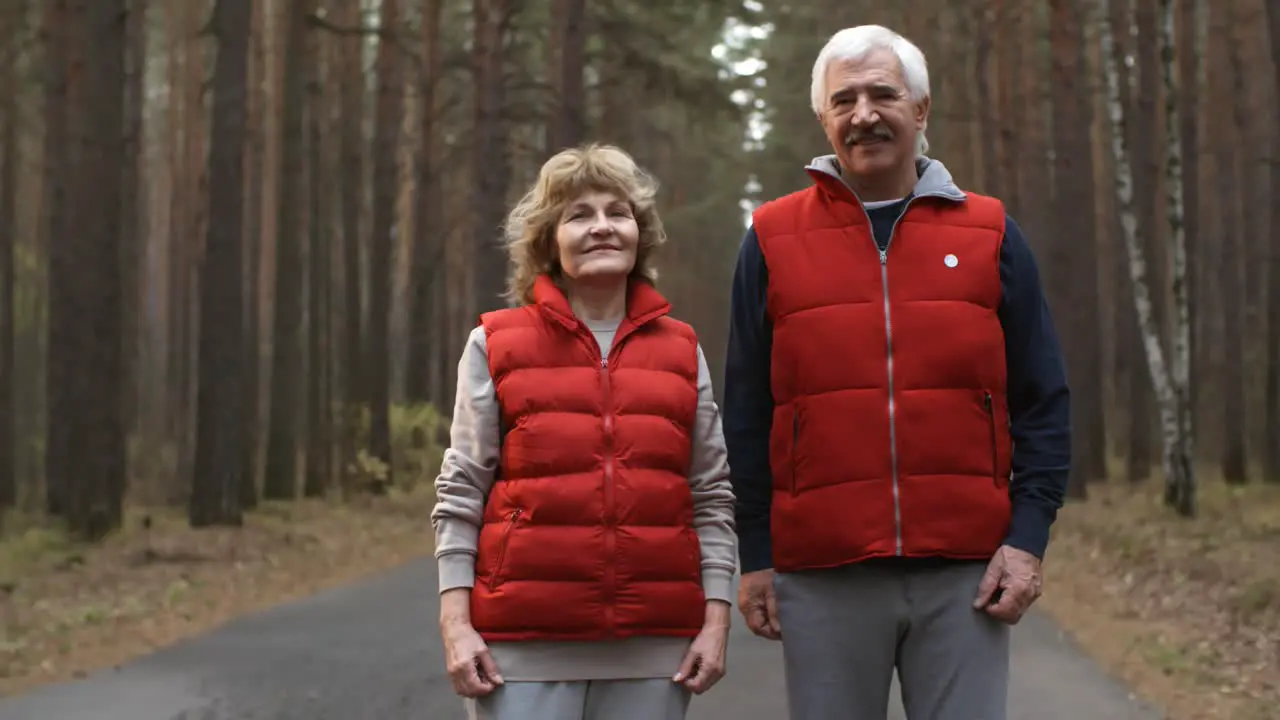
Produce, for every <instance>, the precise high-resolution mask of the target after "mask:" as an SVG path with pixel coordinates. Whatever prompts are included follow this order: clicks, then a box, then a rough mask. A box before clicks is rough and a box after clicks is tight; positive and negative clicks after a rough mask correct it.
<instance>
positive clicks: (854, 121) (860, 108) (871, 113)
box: [849, 97, 880, 127]
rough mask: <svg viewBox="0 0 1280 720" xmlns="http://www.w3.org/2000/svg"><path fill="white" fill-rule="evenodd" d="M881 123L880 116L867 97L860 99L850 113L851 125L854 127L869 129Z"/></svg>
mask: <svg viewBox="0 0 1280 720" xmlns="http://www.w3.org/2000/svg"><path fill="white" fill-rule="evenodd" d="M878 122H880V114H879V113H878V112H876V110H875V108H873V107H872V106H871V103H870V102H869V101H868V100H867V99H866V98H865V97H859V98H858V99H857V101H856V102H855V103H854V105H853V112H851V113H849V124H850V125H852V126H854V127H869V126H871V125H875V124H876V123H878Z"/></svg>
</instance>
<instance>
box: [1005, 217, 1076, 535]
mask: <svg viewBox="0 0 1280 720" xmlns="http://www.w3.org/2000/svg"><path fill="white" fill-rule="evenodd" d="M1000 286H1001V293H1002V298H1001V303H1000V308H999V310H998V315H999V317H1000V324H1001V326H1002V327H1003V328H1004V342H1005V363H1006V367H1007V374H1008V389H1007V393H1008V399H1009V416H1010V433H1011V435H1012V437H1013V481H1012V483H1011V485H1010V487H1009V495H1010V499H1011V502H1012V505H1013V517H1012V520H1011V521H1010V524H1009V533H1008V536H1007V538H1006V540H1005V544H1007V545H1010V546H1012V547H1015V548H1018V549H1019V550H1025V551H1027V552H1029V553H1031V554H1033V555H1035V556H1037V557H1044V552H1045V548H1046V547H1047V546H1048V544H1049V528H1050V526H1051V525H1052V524H1053V521H1054V520H1055V519H1056V518H1057V514H1058V509H1059V508H1061V507H1062V503H1063V499H1064V498H1065V497H1066V490H1067V474H1068V470H1069V468H1070V464H1071V411H1070V395H1069V392H1068V389H1067V373H1066V368H1065V363H1064V362H1063V358H1062V350H1061V348H1060V346H1059V344H1058V335H1057V331H1056V330H1055V329H1054V325H1053V317H1052V316H1051V314H1050V312H1049V304H1048V302H1047V301H1046V300H1045V296H1044V292H1043V289H1042V288H1041V285H1040V272H1039V269H1038V268H1037V266H1036V260H1035V256H1034V255H1033V254H1032V252H1031V247H1030V246H1029V245H1028V244H1027V241H1026V238H1025V237H1023V235H1022V230H1021V229H1020V228H1019V227H1018V225H1017V223H1015V222H1014V221H1013V218H1006V221H1005V234H1004V243H1003V244H1002V245H1001V248H1000Z"/></svg>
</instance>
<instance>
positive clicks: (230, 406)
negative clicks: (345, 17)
mask: <svg viewBox="0 0 1280 720" xmlns="http://www.w3.org/2000/svg"><path fill="white" fill-rule="evenodd" d="M216 3H217V4H216V5H215V6H214V11H213V31H214V34H215V36H216V37H217V41H218V58H217V63H216V65H215V66H214V75H213V116H212V133H211V138H210V144H209V210H210V213H209V237H208V241H207V243H206V246H205V258H204V263H203V265H202V266H201V278H200V288H201V298H200V341H199V348H200V364H199V369H198V374H199V379H198V381H197V383H198V384H197V391H196V418H197V419H196V447H195V465H194V468H193V473H192V492H191V501H190V504H189V507H188V516H189V518H190V523H191V525H192V527H202V526H206V525H238V524H240V522H241V512H240V493H241V482H242V481H241V478H240V474H241V473H242V472H244V470H245V467H244V447H243V445H244V434H243V431H244V416H245V411H246V408H245V407H244V401H245V399H246V398H247V395H246V394H245V392H244V381H245V369H246V367H245V366H246V365H247V360H248V355H247V354H246V353H245V349H244V345H245V333H244V307H243V305H244V299H243V298H244V277H243V273H244V268H243V265H242V263H243V253H242V250H243V247H244V246H243V242H244V241H243V237H242V232H243V230H244V217H243V214H244V199H245V198H244V192H243V188H242V186H241V184H240V183H241V181H242V180H243V179H244V155H245V152H244V151H245V136H246V131H245V125H246V122H247V114H248V107H247V98H246V93H247V83H248V81H249V43H250V34H249V29H250V26H251V23H252V19H253V0H216Z"/></svg>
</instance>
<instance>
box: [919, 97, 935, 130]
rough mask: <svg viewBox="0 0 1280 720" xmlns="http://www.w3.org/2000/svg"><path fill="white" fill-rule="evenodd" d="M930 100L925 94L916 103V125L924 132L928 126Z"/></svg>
mask: <svg viewBox="0 0 1280 720" xmlns="http://www.w3.org/2000/svg"><path fill="white" fill-rule="evenodd" d="M930 100H932V98H930V97H929V96H925V98H924V99H923V100H921V101H920V102H918V103H916V125H917V126H918V127H919V129H920V132H924V131H925V130H927V129H928V127H929V102H930Z"/></svg>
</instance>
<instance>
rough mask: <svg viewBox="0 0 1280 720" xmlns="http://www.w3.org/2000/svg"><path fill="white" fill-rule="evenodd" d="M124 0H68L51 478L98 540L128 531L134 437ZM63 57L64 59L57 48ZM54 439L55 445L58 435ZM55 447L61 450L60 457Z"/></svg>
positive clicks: (74, 516)
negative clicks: (126, 359) (130, 435)
mask: <svg viewBox="0 0 1280 720" xmlns="http://www.w3.org/2000/svg"><path fill="white" fill-rule="evenodd" d="M125 17H126V13H125V3H124V0H67V4H66V25H65V27H64V32H66V33H67V35H66V36H65V39H66V43H67V45H66V49H67V51H68V56H67V58H68V64H67V66H66V67H67V78H68V83H67V103H66V105H65V106H64V107H63V111H64V112H65V113H66V115H65V120H66V122H67V129H68V130H69V139H70V140H71V142H70V147H69V150H68V154H69V159H70V160H71V162H72V163H73V164H71V165H69V167H74V168H75V175H74V179H71V180H70V182H69V183H68V191H69V193H68V197H67V204H68V207H74V208H76V212H75V213H74V216H75V217H74V219H73V220H71V221H70V222H68V223H67V224H65V225H64V226H63V227H62V228H60V229H61V230H62V232H60V233H59V234H57V235H55V236H53V237H51V238H50V241H51V248H50V274H49V275H50V291H51V292H50V306H49V326H50V328H58V333H57V342H50V346H49V364H50V365H51V369H52V368H56V372H50V374H49V378H50V381H49V385H48V390H47V392H48V398H49V399H48V407H49V434H50V437H51V440H53V441H51V442H50V443H49V444H48V447H49V453H50V458H49V462H48V467H49V471H50V472H51V473H56V476H55V478H54V479H53V480H52V481H51V485H53V486H56V487H60V488H65V489H66V490H67V494H66V496H65V502H66V505H65V516H66V519H67V524H68V526H69V527H70V528H71V530H72V531H73V532H75V533H76V534H77V535H79V536H81V537H85V538H89V539H97V538H100V537H102V536H104V535H105V534H106V533H107V532H109V531H111V530H113V529H115V528H117V527H119V526H120V522H121V519H122V515H123V499H124V489H125V461H126V458H125V432H124V416H123V412H122V410H123V408H122V400H123V382H122V380H123V361H122V357H121V355H122V347H121V336H122V333H121V327H120V321H121V317H122V314H121V312H120V308H121V305H122V300H121V278H120V216H121V203H120V197H121V192H120V186H121V181H122V179H123V178H122V176H121V167H122V166H123V164H124V144H123V143H122V142H121V139H122V137H123V133H124V127H123V125H124V96H125V66H124V57H125V22H124V20H125ZM55 57H56V55H55ZM54 439H56V440H54ZM55 453H57V454H59V455H60V457H53V455H54V454H55Z"/></svg>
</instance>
